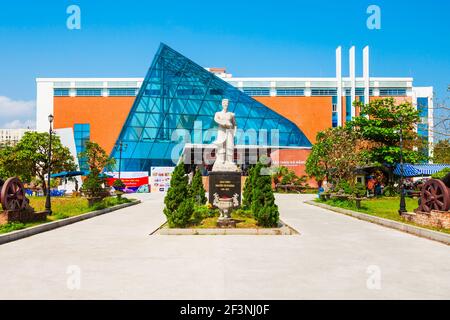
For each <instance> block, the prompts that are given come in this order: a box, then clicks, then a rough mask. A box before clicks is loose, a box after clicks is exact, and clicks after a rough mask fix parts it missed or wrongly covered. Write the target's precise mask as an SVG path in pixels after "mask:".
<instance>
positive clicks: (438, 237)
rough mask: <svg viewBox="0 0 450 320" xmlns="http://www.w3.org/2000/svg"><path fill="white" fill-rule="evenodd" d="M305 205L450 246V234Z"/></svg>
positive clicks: (362, 214) (354, 212)
mask: <svg viewBox="0 0 450 320" xmlns="http://www.w3.org/2000/svg"><path fill="white" fill-rule="evenodd" d="M305 203H307V204H309V205H312V206H316V207H320V208H323V209H327V210H330V211H334V212H337V213H342V214H345V215H347V216H351V217H354V218H357V219H359V220H364V221H369V222H372V223H375V224H378V225H381V226H384V227H388V228H391V229H396V230H399V231H403V232H406V233H409V234H412V235H415V236H418V237H421V238H426V239H429V240H434V241H438V242H441V243H444V244H446V245H450V234H446V233H443V232H438V231H433V230H429V229H425V228H421V227H416V226H413V225H410V224H406V223H402V222H398V221H394V220H388V219H384V218H379V217H376V216H371V215H369V214H366V213H362V212H356V211H353V210H348V209H342V208H337V207H333V206H330V205H327V204H324V203H319V202H315V201H305Z"/></svg>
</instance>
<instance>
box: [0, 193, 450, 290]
mask: <svg viewBox="0 0 450 320" xmlns="http://www.w3.org/2000/svg"><path fill="white" fill-rule="evenodd" d="M139 197H140V198H142V200H143V202H142V204H139V205H137V206H133V207H130V208H127V209H123V210H120V211H116V212H113V213H110V214H107V215H104V216H99V217H97V218H94V219H91V220H87V221H83V222H80V223H77V224H73V225H70V226H67V227H64V228H60V229H57V230H54V231H50V232H47V233H42V234H39V235H36V236H33V237H30V238H27V239H23V240H20V241H16V242H13V243H9V244H6V245H2V246H0V261H1V265H2V272H1V273H0V299H418V298H420V299H449V298H450V248H449V247H448V246H446V245H444V244H441V243H438V242H434V241H431V240H427V239H422V238H418V237H416V236H413V235H409V234H406V233H402V232H400V231H397V230H391V229H388V228H385V227H381V226H378V225H375V224H371V223H368V222H364V221H360V220H357V219H354V218H351V217H347V216H344V215H340V214H337V213H333V212H330V211H327V210H325V209H321V208H317V207H313V206H310V205H307V204H304V203H303V201H304V200H308V199H312V198H313V196H309V195H302V196H299V195H278V196H277V203H278V205H279V207H280V212H281V218H282V219H283V220H284V221H285V222H286V223H288V224H289V225H291V226H292V227H294V228H295V229H296V230H298V231H299V232H300V233H301V234H300V235H298V236H160V235H155V236H150V235H149V234H150V233H151V232H152V231H154V230H155V229H156V228H158V227H159V226H160V225H161V224H163V223H164V221H165V217H164V215H163V213H162V209H163V198H162V196H161V195H155V194H152V195H140V196H139Z"/></svg>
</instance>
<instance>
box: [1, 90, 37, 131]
mask: <svg viewBox="0 0 450 320" xmlns="http://www.w3.org/2000/svg"><path fill="white" fill-rule="evenodd" d="M35 119H36V102H35V101H34V100H30V101H23V100H13V99H10V98H8V97H5V96H0V128H10V129H15V128H27V127H30V128H35V126H36V123H35Z"/></svg>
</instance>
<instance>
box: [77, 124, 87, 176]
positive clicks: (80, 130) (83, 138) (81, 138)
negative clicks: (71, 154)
mask: <svg viewBox="0 0 450 320" xmlns="http://www.w3.org/2000/svg"><path fill="white" fill-rule="evenodd" d="M73 133H74V138H75V146H76V149H77V154H80V153H81V152H84V151H85V150H86V142H87V141H89V140H90V139H91V126H90V124H88V123H82V124H75V125H74V126H73ZM78 161H79V164H80V170H88V169H89V168H88V166H87V162H86V159H85V158H81V157H79V156H78Z"/></svg>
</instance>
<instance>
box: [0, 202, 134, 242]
mask: <svg viewBox="0 0 450 320" xmlns="http://www.w3.org/2000/svg"><path fill="white" fill-rule="evenodd" d="M29 200H30V206H31V207H33V208H34V209H35V210H36V212H40V211H44V210H45V197H29ZM130 202H132V200H129V199H126V198H122V199H120V200H119V199H118V198H106V199H104V200H103V201H101V202H99V203H98V204H96V205H94V206H93V207H89V205H88V200H87V199H85V198H71V197H61V198H52V211H53V214H52V215H51V216H47V220H46V221H42V222H33V223H20V222H12V223H8V224H4V225H2V226H0V234H5V233H9V232H13V231H17V230H23V229H27V228H31V227H35V226H37V225H41V224H45V223H49V222H55V221H59V220H64V219H68V218H71V217H76V216H79V215H82V214H85V213H88V212H92V211H98V210H102V209H106V208H111V207H114V206H117V205H121V204H126V203H130Z"/></svg>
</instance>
